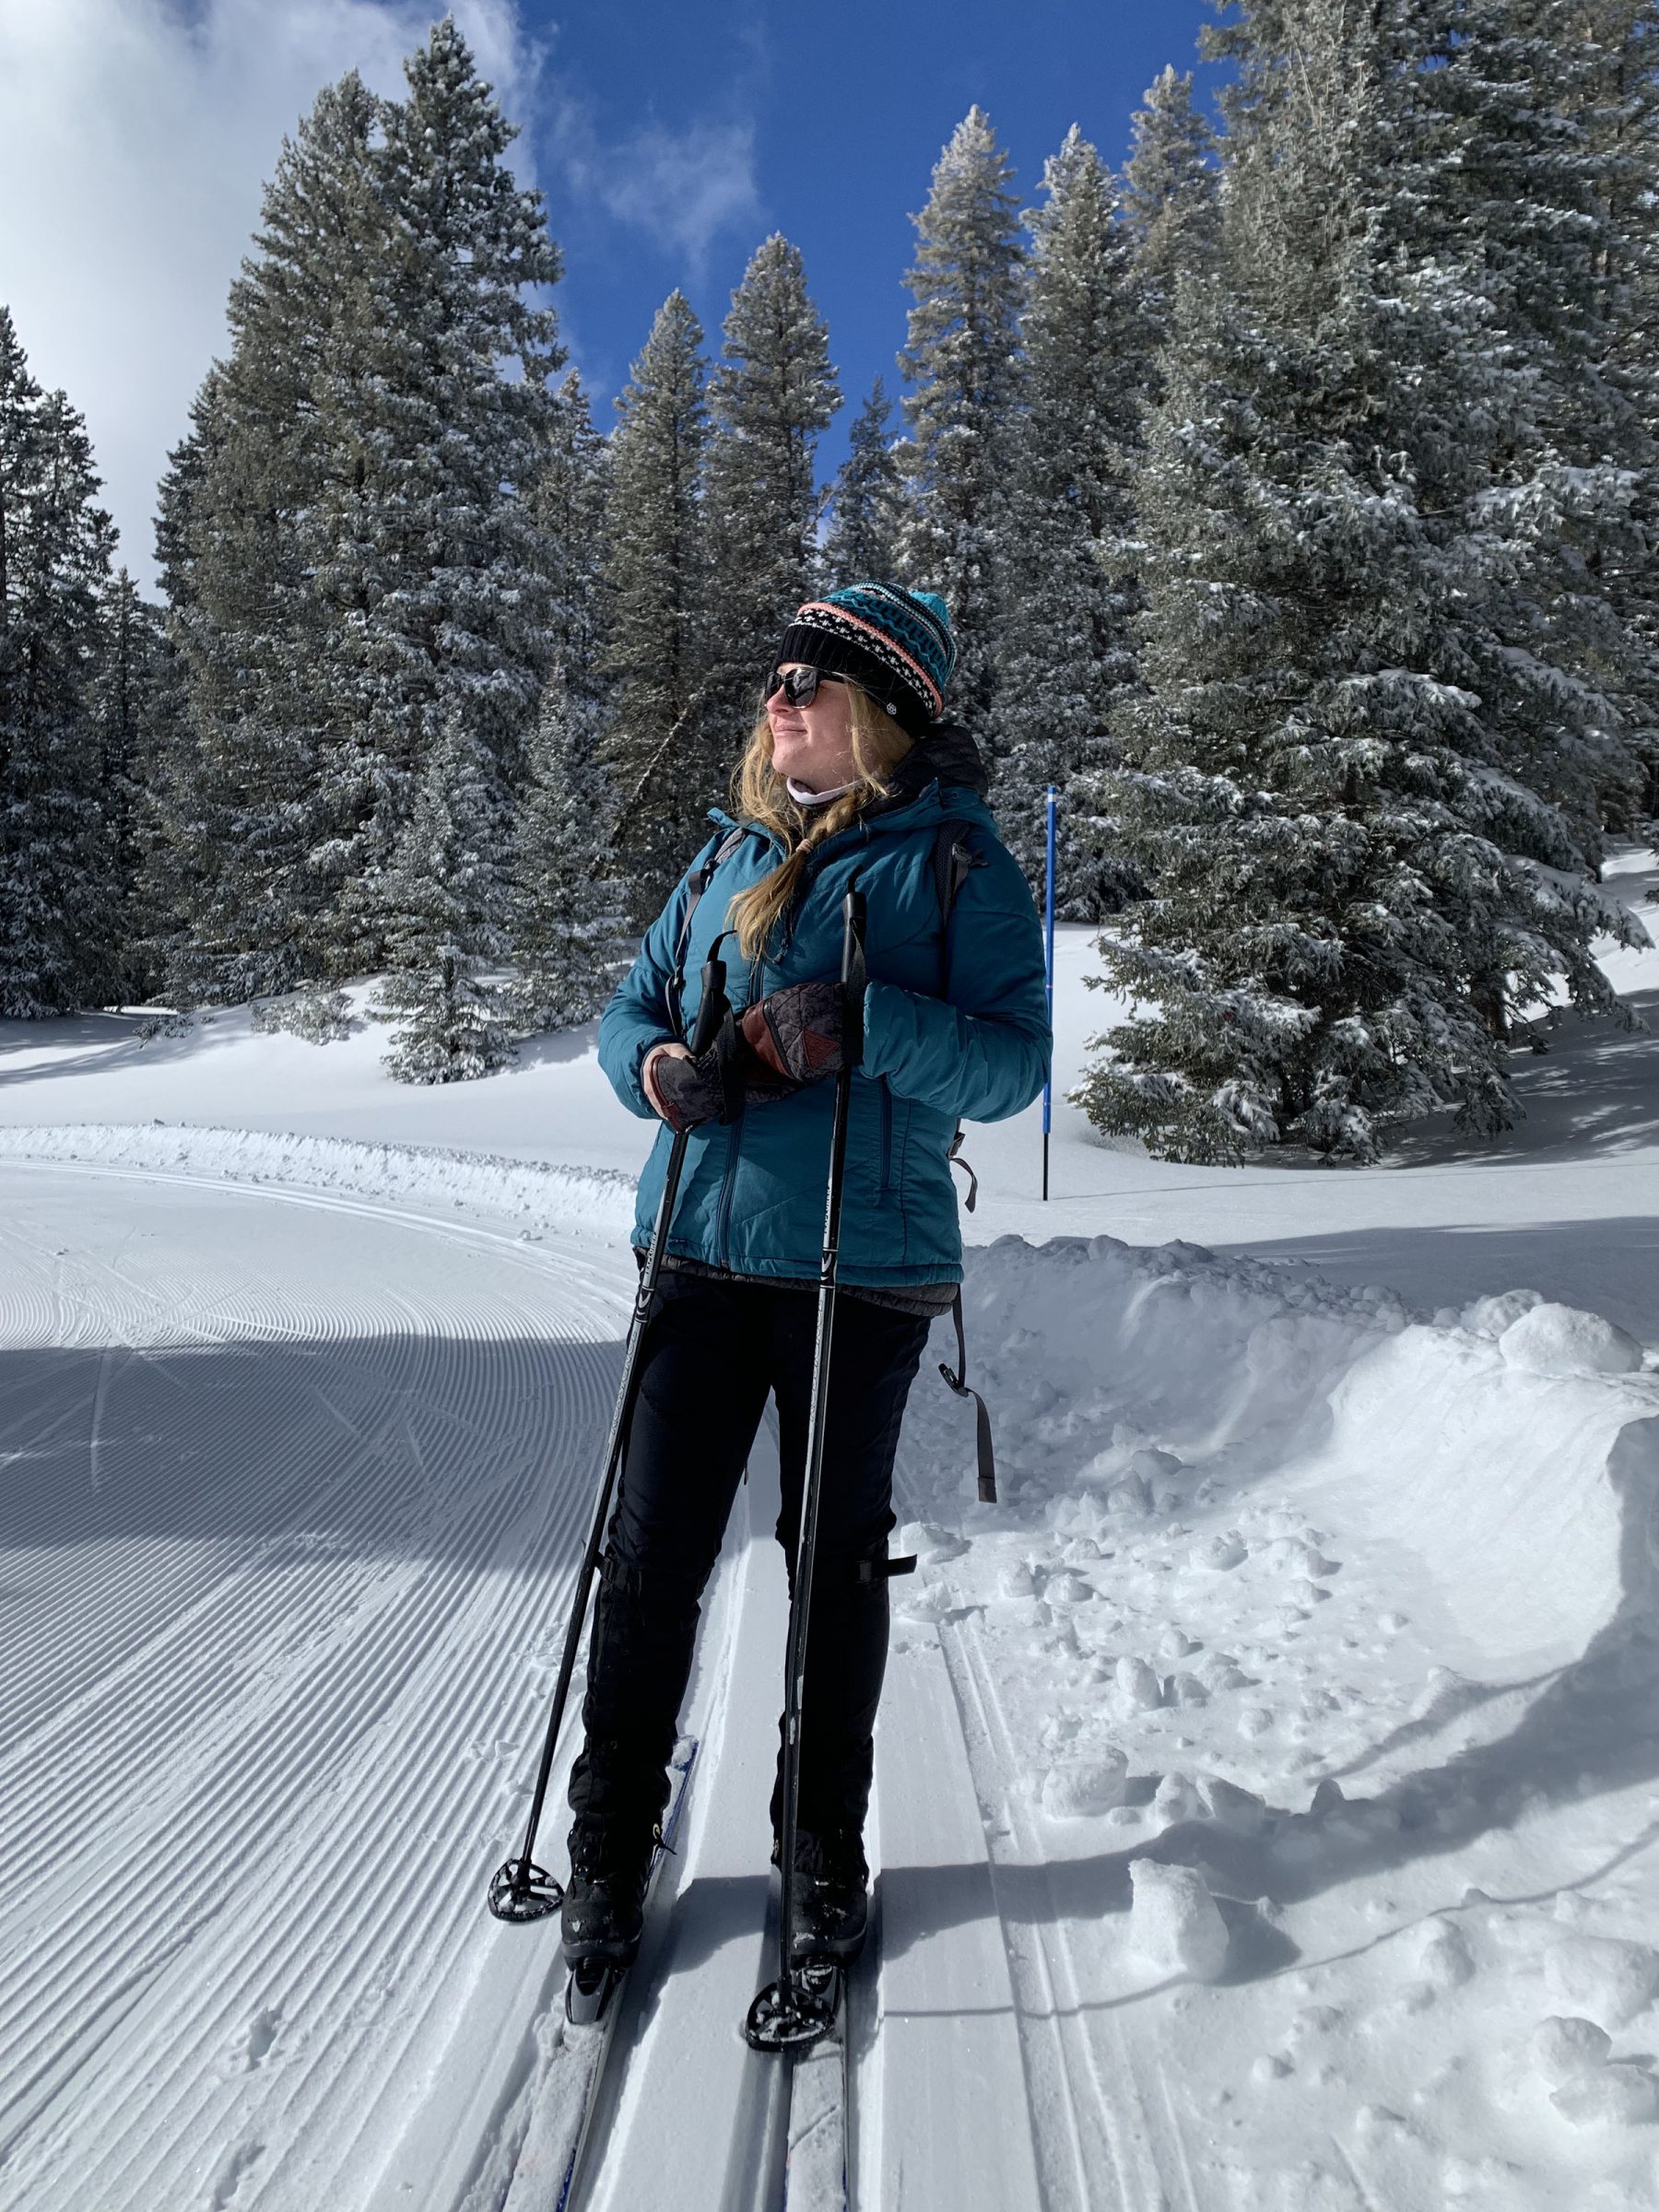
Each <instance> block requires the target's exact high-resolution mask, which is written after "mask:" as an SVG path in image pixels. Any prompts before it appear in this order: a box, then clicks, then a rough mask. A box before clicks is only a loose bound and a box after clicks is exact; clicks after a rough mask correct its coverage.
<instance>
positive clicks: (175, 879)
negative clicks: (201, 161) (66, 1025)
mask: <svg viewBox="0 0 1659 2212" xmlns="http://www.w3.org/2000/svg"><path fill="white" fill-rule="evenodd" d="M220 385H221V374H220V371H218V370H217V369H216V370H213V371H209V373H208V374H207V376H206V378H205V379H204V380H203V382H202V385H201V388H200V389H199V390H198V392H197V393H196V395H195V399H194V402H193V404H192V407H191V428H190V430H189V432H188V433H187V435H186V436H185V437H184V438H183V439H182V440H181V441H180V442H179V444H178V445H176V446H175V447H174V448H173V450H172V452H171V453H170V454H169V456H168V465H167V469H166V472H165V473H164V475H163V476H162V478H161V483H160V487H159V491H158V494H157V503H156V566H157V569H158V571H159V581H160V585H161V595H162V599H163V601H164V602H165V605H166V608H167V612H166V615H165V617H164V619H163V629H164V633H165V646H166V655H165V660H164V662H163V664H162V671H161V673H162V677H163V682H162V688H161V691H160V695H159V698H158V700H157V713H156V729H155V740H154V743H153V745H152V747H151V752H150V759H149V765H148V770H147V775H146V777H145V782H144V788H143V791H142V792H141V794H139V798H138V806H137V817H136V823H135V835H136V841H137V845H138V877H137V882H136V885H135V910H136V915H137V924H136V931H135V958H136V959H137V961H138V963H139V965H140V967H141V969H142V971H143V977H144V982H145V985H146V990H145V995H146V996H151V995H159V994H162V993H167V992H172V993H175V994H179V995H183V994H184V989H183V986H184V984H185V980H186V977H187V974H188V971H189V970H190V968H191V965H192V952H191V947H192V939H193V926H192V925H193V921H194V917H195V916H196V915H197V914H198V912H201V910H202V909H203V908H204V906H205V905H206V899H207V891H206V887H207V886H208V885H209V884H211V882H212V880H213V878H214V877H215V875H216V873H217V871H218V855H217V854H216V853H215V852H214V851H213V849H212V844H211V830H212V821H213V817H214V812H215V809H214V806H213V804H212V799H211V796H210V781H211V769H210V761H209V758H208V753H207V750H206V747H204V745H203V744H202V743H201V742H200V740H199V739H198V736H197V733H196V728H195V724H194V720H193V718H192V715H191V712H190V694H191V665H190V661H189V659H188V657H187V655H186V653H185V652H184V650H183V644H182V640H183V634H184V632H185V630H186V629H187V627H188V626H189V624H190V621H191V618H192V616H193V614H194V609H195V585H194V566H195V564H194V555H193V553H192V551H191V537H192V514H193V507H194V499H195V494H196V491H197V488H198V487H199V486H200V485H201V483H202V481H203V478H204V477H205V476H206V474H207V471H208V468H209V465H210V461H211V458H212V451H213V448H214V446H215V444H216V442H217V440H218V423H219V421H220V419H221V415H220V396H219V394H220Z"/></svg>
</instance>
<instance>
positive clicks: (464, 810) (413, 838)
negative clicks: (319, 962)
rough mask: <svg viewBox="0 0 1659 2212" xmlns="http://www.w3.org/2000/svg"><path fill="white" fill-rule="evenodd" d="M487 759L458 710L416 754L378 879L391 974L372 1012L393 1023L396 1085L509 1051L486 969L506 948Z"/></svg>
mask: <svg viewBox="0 0 1659 2212" xmlns="http://www.w3.org/2000/svg"><path fill="white" fill-rule="evenodd" d="M504 815H505V802H504V798H503V795H502V793H501V790H500V770H499V765H498V763H497V761H496V759H495V757H494V755H493V754H492V753H491V751H490V749H489V747H488V745H487V744H486V743H485V741H484V740H483V739H482V738H480V737H478V736H477V735H474V733H473V732H472V731H471V730H469V729H468V728H467V727H466V724H465V721H464V720H463V718H462V714H461V712H460V711H459V710H458V709H457V710H456V711H455V712H453V713H452V715H451V718H450V721H449V723H448V725H447V726H446V727H445V729H444V730H443V732H442V733H441V735H440V737H439V740H438V742H437V744H436V745H435V746H434V747H433V748H432V750H431V752H430V754H429V757H428V759H427V764H426V767H425V770H424V771H423V773H422V775H421V780H420V787H419V790H418V794H417V796H416V801H415V807H414V811H413V813H412V814H411V815H410V818H409V819H408V821H407V823H406V825H405V828H404V830H403V834H402V836H401V837H400V839H399V841H398V846H397V851H396V853H395V854H394V858H393V863H392V865H391V867H390V868H389V869H388V870H387V871H386V875H385V881H384V886H383V897H384V901H385V905H384V912H385V914H386V945H387V952H388V954H389V956H390V960H391V965H392V970H393V972H392V973H391V974H390V975H389V976H388V977H387V978H386V980H385V982H383V983H382V986H381V990H380V994H379V996H378V999H377V1000H376V1003H375V1008H374V1011H375V1012H376V1013H377V1014H378V1015H380V1016H382V1018H386V1019H390V1020H396V1021H400V1022H401V1023H402V1027H401V1028H400V1029H398V1030H396V1031H395V1032H394V1035H393V1039H392V1050H391V1051H390V1052H389V1053H387V1054H386V1058H385V1065H386V1066H387V1067H388V1068H389V1069H390V1070H391V1072H392V1074H393V1075H394V1076H395V1077H397V1079H398V1080H399V1081H400V1082H403V1083H459V1082H465V1081H468V1080H470V1079H471V1078H472V1077H476V1076H488V1075H490V1074H493V1072H494V1071H495V1070H496V1069H497V1068H498V1067H500V1066H502V1065H505V1063H506V1062H507V1060H508V1059H509V1058H510V1057H511V1055H512V1042H511V1034H510V1027H509V1023H508V1021H507V1019H506V1016H505V1012H504V1007H503V1003H502V990H501V986H500V980H499V977H498V976H497V975H496V974H495V973H493V972H492V971H494V970H496V969H497V968H498V966H499V963H500V960H501V959H502V957H503V955H504V954H505V952H506V949H507V935H506V930H505V927H504V922H505V912H506V898H507V894H506V885H505V880H504V874H503V869H502V866H501V862H500V853H502V851H503V849H504V846H505V842H506V838H505V830H504V826H503V825H504Z"/></svg>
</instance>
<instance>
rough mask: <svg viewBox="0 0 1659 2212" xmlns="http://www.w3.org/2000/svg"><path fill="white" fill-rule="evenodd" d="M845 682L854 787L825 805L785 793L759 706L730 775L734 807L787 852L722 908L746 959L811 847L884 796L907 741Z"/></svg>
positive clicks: (782, 907) (781, 906) (783, 904)
mask: <svg viewBox="0 0 1659 2212" xmlns="http://www.w3.org/2000/svg"><path fill="white" fill-rule="evenodd" d="M845 688H846V693H847V700H848V703H849V705H850V707H851V710H852V720H853V773H854V775H855V776H856V778H857V782H856V784H855V786H854V788H853V790H852V791H849V792H847V793H846V794H844V796H842V797H841V798H839V799H832V800H831V801H830V804H829V806H813V807H806V806H797V805H796V804H795V802H794V799H792V798H791V797H790V795H789V786H788V784H787V783H786V782H784V780H783V778H782V776H781V775H779V773H778V771H777V770H776V769H775V768H774V767H773V766H772V734H771V722H770V721H769V720H768V718H767V716H766V715H765V714H764V713H763V714H762V715H761V716H760V719H759V722H757V723H756V724H755V726H754V729H753V730H752V731H751V733H750V735H749V741H748V747H747V751H746V752H745V753H744V756H743V759H742V760H741V761H740V762H739V763H738V766H737V772H736V773H735V776H734V777H733V778H732V801H733V805H734V806H735V810H736V812H737V813H738V814H740V815H741V816H743V817H744V818H746V819H747V820H748V821H751V822H759V823H760V824H761V825H762V827H763V828H765V829H768V830H775V831H776V832H777V834H778V835H779V836H780V837H781V838H782V840H783V843H784V847H785V850H786V852H787V853H788V857H787V859H785V860H783V861H782V862H781V863H780V864H779V865H778V866H777V867H775V868H774V869H773V870H772V871H771V875H770V876H763V877H761V878H760V880H759V883H753V884H750V886H749V888H748V889H747V891H740V892H739V893H738V894H737V896H736V898H735V899H734V900H732V903H731V906H730V908H729V909H728V910H727V913H726V921H727V923H728V924H729V925H730V927H731V928H733V929H734V930H735V931H736V933H737V943H738V945H739V947H741V949H742V952H743V957H744V959H746V960H752V959H755V958H756V957H757V956H758V955H759V951H760V949H761V947H763V946H764V945H765V943H766V940H767V938H768V937H769V936H770V935H771V929H772V924H774V923H775V922H776V921H777V919H778V917H779V916H780V915H781V914H782V913H785V912H788V909H789V905H790V901H791V900H793V899H794V895H795V890H796V888H797V886H798V885H799V883H800V880H801V873H802V870H803V869H804V868H805V867H806V856H807V854H808V853H810V852H811V851H812V849H813V847H814V846H815V845H821V844H822V843H823V841H824V840H825V839H826V838H829V837H833V836H834V835H835V833H836V831H837V830H844V829H846V827H847V825H848V824H849V823H850V822H853V821H856V819H857V818H858V816H859V814H860V812H861V811H862V809H863V808H865V806H868V805H869V804H870V801H871V800H872V799H879V798H885V797H886V796H887V793H888V782H887V779H888V775H889V774H890V773H891V771H893V770H894V769H895V768H896V767H897V766H898V765H899V763H900V760H902V759H903V758H904V756H905V754H906V753H908V752H909V751H910V749H911V746H912V742H913V740H912V738H911V737H910V736H909V735H907V733H906V732H905V731H903V730H901V729H900V726H899V724H898V723H897V722H896V721H895V720H894V719H893V717H892V716H891V715H890V714H888V712H886V710H885V709H884V708H882V707H879V706H877V703H876V701H875V700H873V699H872V698H871V697H870V695H869V693H868V692H867V691H861V690H860V689H859V688H858V686H857V685H856V684H848V685H847V686H846V687H845Z"/></svg>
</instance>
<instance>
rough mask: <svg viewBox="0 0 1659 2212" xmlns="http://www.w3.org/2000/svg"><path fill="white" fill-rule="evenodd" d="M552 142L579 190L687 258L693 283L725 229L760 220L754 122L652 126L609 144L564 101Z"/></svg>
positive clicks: (581, 112) (580, 110)
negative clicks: (682, 126)
mask: <svg viewBox="0 0 1659 2212" xmlns="http://www.w3.org/2000/svg"><path fill="white" fill-rule="evenodd" d="M553 144H554V146H555V147H556V148H557V153H558V158H559V160H560V161H561V162H562V165H563V167H564V171H565V174H566V176H567V177H568V179H569V180H570V182H571V186H572V187H573V188H574V189H575V190H576V191H577V192H578V193H586V194H592V196H593V197H594V198H595V199H597V200H598V201H599V202H600V203H601V205H602V206H604V207H605V208H606V210H607V211H608V212H609V213H610V214H611V215H612V216H614V217H615V218H617V220H618V222H624V223H631V224H632V225H634V227H635V228H636V229H641V230H644V231H646V232H647V233H648V234H649V235H650V236H651V237H652V238H653V240H655V241H656V242H657V243H658V244H659V245H660V246H662V247H663V248H664V249H665V251H666V252H668V253H671V254H674V253H680V254H684V255H685V257H686V259H687V260H688V263H689V265H690V271H691V275H692V277H693V279H694V280H698V281H700V278H701V276H702V273H703V269H704V266H705V265H706V262H707V259H708V254H709V250H710V247H711V246H712V243H713V241H714V239H715V237H716V236H717V234H718V233H719V232H720V231H721V230H723V229H725V228H726V227H727V226H728V225H729V224H732V223H739V222H755V221H758V220H759V215H760V195H759V190H758V188H757V186H756V182H755V129H754V125H753V124H752V123H725V124H719V123H691V124H687V125H686V126H685V127H684V128H683V129H680V130H677V131H675V130H669V129H666V128H665V126H664V125H663V124H657V123H651V124H644V125H642V126H641V129H639V130H638V131H636V132H634V133H633V134H632V135H630V136H629V137H627V138H625V139H622V140H620V141H618V143H616V144H614V145H610V146H605V145H602V144H601V143H600V142H599V140H598V138H597V136H596V135H595V133H594V127H593V124H592V123H591V121H590V120H589V118H588V116H587V114H586V112H585V110H584V109H583V108H582V106H581V104H580V103H579V102H577V101H574V100H565V101H563V102H562V103H561V104H560V109H559V119H558V125H557V128H556V130H555V132H554V134H553Z"/></svg>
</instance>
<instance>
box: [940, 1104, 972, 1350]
mask: <svg viewBox="0 0 1659 2212" xmlns="http://www.w3.org/2000/svg"><path fill="white" fill-rule="evenodd" d="M945 1157H946V1159H947V1160H948V1161H949V1163H950V1165H951V1166H952V1167H953V1168H960V1169H961V1171H962V1172H963V1174H964V1175H966V1176H967V1178H968V1195H967V1196H966V1197H965V1198H964V1199H963V1201H962V1204H963V1206H965V1207H966V1208H967V1210H968V1211H969V1213H971V1212H972V1211H973V1209H974V1207H975V1206H977V1205H978V1204H979V1177H978V1176H977V1175H976V1174H975V1173H974V1171H973V1163H972V1161H971V1160H967V1159H963V1158H962V1124H961V1123H960V1122H959V1123H958V1124H957V1131H956V1135H954V1136H953V1137H952V1138H951V1140H950V1149H949V1151H948V1152H947V1153H946V1155H945ZM958 1326H960V1324H958Z"/></svg>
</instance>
